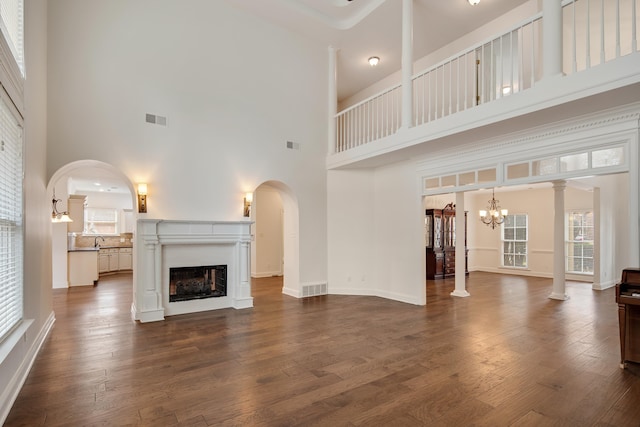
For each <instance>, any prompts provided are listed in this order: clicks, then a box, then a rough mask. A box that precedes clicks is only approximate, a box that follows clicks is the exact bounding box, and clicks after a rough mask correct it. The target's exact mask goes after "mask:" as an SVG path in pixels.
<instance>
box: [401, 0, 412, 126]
mask: <svg viewBox="0 0 640 427" xmlns="http://www.w3.org/2000/svg"><path fill="white" fill-rule="evenodd" d="M412 76H413V0H403V2H402V127H403V128H404V129H409V128H410V127H412V126H413V85H412V81H411V78H412Z"/></svg>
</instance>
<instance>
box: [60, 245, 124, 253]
mask: <svg viewBox="0 0 640 427" xmlns="http://www.w3.org/2000/svg"><path fill="white" fill-rule="evenodd" d="M132 247H133V246H98V247H93V246H84V247H77V248H74V249H68V250H67V252H91V251H99V250H100V249H119V248H129V249H131V248H132Z"/></svg>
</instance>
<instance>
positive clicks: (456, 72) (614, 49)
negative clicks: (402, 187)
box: [335, 0, 639, 153]
mask: <svg viewBox="0 0 640 427" xmlns="http://www.w3.org/2000/svg"><path fill="white" fill-rule="evenodd" d="M636 1H637V0H565V1H563V3H562V7H563V10H562V25H563V40H562V44H563V72H564V73H565V74H566V75H570V74H573V73H576V72H580V71H583V70H586V69H588V68H590V67H593V66H596V65H598V64H602V63H605V62H609V61H612V60H615V59H617V58H620V57H622V56H625V55H628V54H630V53H635V52H637V39H638V37H637V32H636V28H637V26H638V20H639V16H638V11H637V7H636ZM587 30H588V31H587ZM542 31H543V14H542V13H540V14H537V15H535V16H533V17H531V18H529V19H527V20H525V21H523V22H521V23H519V24H517V25H515V26H514V27H512V28H511V29H510V30H508V31H506V32H504V33H502V34H499V35H497V36H495V37H493V38H491V39H489V40H487V41H484V42H482V43H479V44H477V45H474V46H471V47H470V48H468V49H466V50H464V51H462V52H460V53H459V54H457V55H454V56H452V57H451V58H449V59H446V60H445V61H442V62H440V63H438V64H436V65H434V66H432V67H430V68H428V69H426V70H424V71H422V72H420V73H418V74H416V75H415V76H414V77H413V79H412V91H413V105H412V109H413V123H412V125H413V126H420V125H426V124H428V123H430V122H433V121H434V120H438V119H441V118H443V117H446V116H449V115H452V114H455V113H458V112H461V111H464V110H468V109H471V108H474V107H476V106H478V105H480V104H485V103H489V102H493V101H495V100H498V99H500V98H503V97H506V96H510V95H511V94H513V93H517V92H521V91H524V90H527V89H530V88H532V87H533V86H535V84H536V83H537V82H538V81H540V80H541V78H542V66H541V64H542V54H543V45H542ZM401 98H402V87H401V85H396V86H393V87H391V88H389V89H386V90H384V91H382V92H380V93H378V94H376V95H374V96H371V97H370V98H368V99H365V100H364V101H362V102H359V103H358V104H355V105H353V106H351V107H349V108H347V109H345V110H344V111H341V112H339V113H338V114H337V115H336V117H335V120H336V138H335V141H336V142H335V151H336V152H337V153H338V152H343V151H346V150H349V149H352V148H354V147H358V146H361V145H363V144H367V143H369V142H372V141H375V140H378V139H381V138H384V137H387V136H389V135H393V134H394V133H396V132H397V131H398V129H399V128H400V125H401V117H402V99H401Z"/></svg>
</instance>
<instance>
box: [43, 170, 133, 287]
mask: <svg viewBox="0 0 640 427" xmlns="http://www.w3.org/2000/svg"><path fill="white" fill-rule="evenodd" d="M47 193H48V194H49V195H50V196H51V197H52V199H57V200H59V202H58V203H57V209H58V210H59V211H68V212H69V215H70V216H71V218H72V219H73V222H71V223H64V222H55V223H52V224H51V225H52V248H51V249H52V251H51V252H52V259H51V261H52V288H67V287H71V286H82V285H90V284H92V283H91V281H92V280H91V279H92V277H91V276H92V275H93V274H94V273H96V272H98V274H96V275H95V277H96V278H98V277H99V275H103V274H114V273H122V274H132V273H133V268H134V267H133V265H134V262H133V250H132V245H133V235H134V233H135V227H136V222H135V218H136V214H135V207H136V200H135V192H134V189H133V186H132V184H131V182H130V181H129V179H128V178H127V177H126V176H125V175H124V174H123V173H122V172H121V171H119V170H118V169H116V168H115V167H113V166H111V165H109V164H107V163H103V162H99V161H96V160H79V161H76V162H72V163H69V164H67V165H65V166H63V167H61V168H60V169H58V170H57V171H56V172H55V173H54V174H53V176H52V177H51V179H50V180H49V184H48V186H47ZM98 247H102V248H103V250H97V249H98ZM107 247H108V248H109V249H110V251H107V250H106V249H107ZM92 249H93V251H94V253H93V254H88V253H86V252H85V251H89V252H91V251H92ZM85 255H86V257H85ZM94 255H95V262H96V268H95V270H94V269H93V266H90V265H87V262H88V261H89V262H93V259H94ZM81 256H82V257H83V258H82V259H80V257H81ZM74 260H76V261H74Z"/></svg>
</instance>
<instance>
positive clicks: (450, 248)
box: [424, 203, 469, 279]
mask: <svg viewBox="0 0 640 427" xmlns="http://www.w3.org/2000/svg"><path fill="white" fill-rule="evenodd" d="M424 229H425V244H426V251H427V253H426V256H427V279H443V278H445V277H453V276H455V273H456V207H455V205H454V204H453V203H449V204H448V205H447V206H445V207H444V209H427V210H426V212H425V218H424ZM464 236H465V238H464V260H465V262H464V264H465V265H464V272H465V274H469V270H468V262H467V253H468V250H467V213H466V212H465V213H464Z"/></svg>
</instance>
